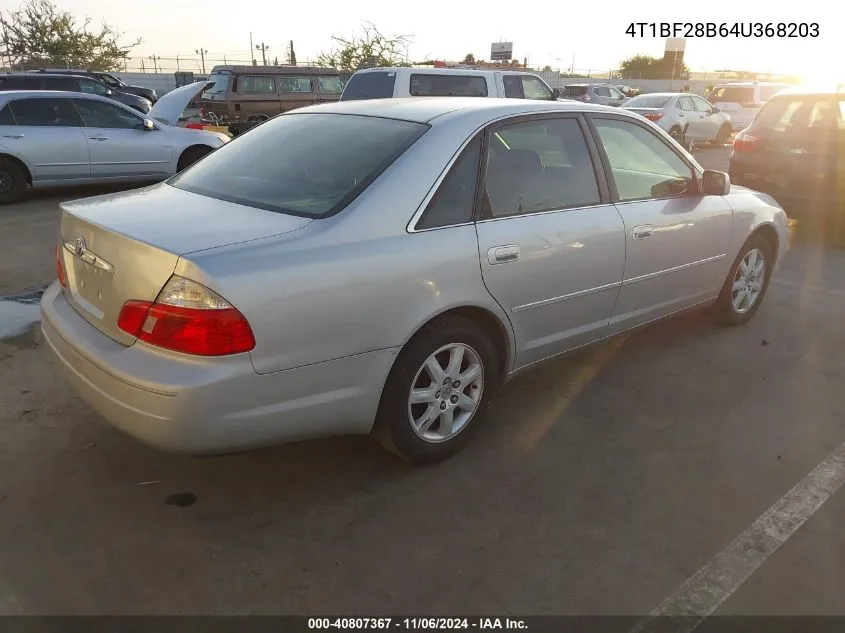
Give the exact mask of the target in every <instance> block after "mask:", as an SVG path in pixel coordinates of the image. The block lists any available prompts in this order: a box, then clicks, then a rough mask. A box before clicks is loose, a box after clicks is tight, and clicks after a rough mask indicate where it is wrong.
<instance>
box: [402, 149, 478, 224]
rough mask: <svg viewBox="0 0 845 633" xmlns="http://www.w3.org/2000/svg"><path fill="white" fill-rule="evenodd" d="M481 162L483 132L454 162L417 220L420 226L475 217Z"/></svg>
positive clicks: (456, 221)
mask: <svg viewBox="0 0 845 633" xmlns="http://www.w3.org/2000/svg"><path fill="white" fill-rule="evenodd" d="M480 162H481V136H480V135H479V136H476V137H475V138H474V139H473V140H472V141H470V143H469V145H467V146H466V147H465V148H464V151H463V152H462V153H461V155H460V157H459V158H458V160H457V161H455V164H454V165H452V170H451V171H450V172H449V174H448V175H447V176H446V178H445V179H444V180H443V182H442V183H440V188H439V189H438V190H437V193H436V194H434V198H432V199H431V202H430V203H429V205H428V208H426V210H425V213H423V216H422V217H421V218H420V221H419V222H418V223H417V226H416V228H417V229H433V228H437V227H440V226H452V225H455V224H463V223H465V222H469V221H470V220H472V208H473V205H474V203H475V189H476V184H477V181H478V165H479V163H480Z"/></svg>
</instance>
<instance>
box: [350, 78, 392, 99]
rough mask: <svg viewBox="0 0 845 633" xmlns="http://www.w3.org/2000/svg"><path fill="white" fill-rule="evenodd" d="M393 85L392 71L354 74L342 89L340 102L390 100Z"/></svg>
mask: <svg viewBox="0 0 845 633" xmlns="http://www.w3.org/2000/svg"><path fill="white" fill-rule="evenodd" d="M395 85H396V73H395V72H393V71H384V72H371V73H355V74H354V75H352V77H351V78H350V79H349V83H347V84H346V88H344V89H343V94H342V95H341V96H340V100H341V101H357V100H359V99H390V98H391V97H393V87H394V86H395Z"/></svg>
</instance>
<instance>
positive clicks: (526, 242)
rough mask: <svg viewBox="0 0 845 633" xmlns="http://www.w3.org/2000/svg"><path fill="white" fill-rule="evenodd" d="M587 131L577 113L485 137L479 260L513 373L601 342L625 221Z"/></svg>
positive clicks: (526, 120) (510, 126)
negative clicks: (505, 323)
mask: <svg viewBox="0 0 845 633" xmlns="http://www.w3.org/2000/svg"><path fill="white" fill-rule="evenodd" d="M585 131H586V128H585V123H584V121H583V119H582V118H581V116H579V115H576V114H572V115H553V116H551V115H535V116H529V117H521V118H519V119H517V120H513V119H511V120H510V121H508V122H504V123H502V124H499V125H497V126H495V127H493V128H491V129H490V130H489V131H488V136H487V139H488V143H487V156H486V174H485V179H484V180H485V184H484V195H483V198H482V205H481V219H480V220H479V222H478V223H477V225H476V228H477V232H478V245H479V257H480V259H481V272H482V276H483V279H484V283H485V285H486V287H487V289H488V290H489V291H490V294H491V295H492V296H493V297H494V298H495V299H496V301H497V302H498V303H499V305H501V306H502V308H503V309H504V311H505V312H506V313H507V314H508V316H509V317H510V320H511V323H512V324H513V328H514V333H515V338H516V367H522V366H525V365H528V364H531V363H534V362H537V361H539V360H542V359H544V358H548V357H550V356H554V355H555V354H559V353H561V352H564V351H566V350H569V349H573V348H576V347H580V346H582V345H585V344H587V343H591V342H593V341H596V340H598V339H600V338H602V337H603V336H605V334H606V333H607V328H608V322H609V319H610V315H611V312H612V311H613V305H614V303H615V301H616V297H617V295H618V293H619V286H620V283H621V281H622V273H623V268H624V263H625V233H624V225H623V223H622V219H621V217H620V215H619V213H618V212H617V211H616V209H615V207H614V206H613V205H612V204H609V198H608V193H607V188H606V183H605V182H604V179H603V174H599V176H597V170H596V165H597V164H598V163H597V158H596V156H597V155H596V153H595V151H594V147H593V146H592V145H591V144H592V141H591V140H589V141H588V137H587V135H586V134H585ZM591 147H593V149H592V150H591V149H590V148H591ZM599 172H600V169H599Z"/></svg>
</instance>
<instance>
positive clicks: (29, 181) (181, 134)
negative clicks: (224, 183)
mask: <svg viewBox="0 0 845 633" xmlns="http://www.w3.org/2000/svg"><path fill="white" fill-rule="evenodd" d="M206 83H207V82H204V81H200V82H196V83H194V84H190V85H187V86H182V87H181V88H177V89H176V90H173V91H171V92H169V93H167V94H166V95H164V96H163V97H161V99H159V100H158V102H157V103H156V105H155V106H153V109H152V110H150V112H149V114H148V115H147V116H146V117H145V116H142V115H140V114H138V113H137V112H135V111H134V110H132V109H130V108H128V107H126V106H122V105H121V104H119V103H116V102H114V101H111V100H110V99H106V98H103V97H98V96H95V95H91V94H82V93H73V92H51V91H41V90H38V91H36V90H33V91H14V92H0V204H10V203H12V202H16V201H18V200H20V199H21V198H22V197H23V195H24V194H25V192H26V189H27V187H33V188H35V187H51V186H57V185H75V184H88V183H95V182H122V181H135V180H150V181H154V180H163V179H164V178H167V177H168V176H172V175H173V174H175V173H176V172H178V171H181V170H182V169H185V168H186V167H187V166H188V165H191V164H193V163H194V162H196V161H197V160H199V159H200V158H202V157H203V156H205V155H206V154H208V153H209V152H211V151H212V150H214V149H216V148H218V147H220V146H221V145H223V144H224V143H225V142H227V141H228V140H229V137H228V136H226V135H225V134H219V133H217V132H210V131H203V130H192V129H186V128H182V127H178V126H177V122H178V120H179V115H180V114H181V113H182V111H183V110H184V109H185V106H186V105H187V103H188V101H190V99H191V98H192V97H193V95H194V94H196V93H197V92H199V91H200V90H201V89H202V88H203V87H204V86H205V85H206Z"/></svg>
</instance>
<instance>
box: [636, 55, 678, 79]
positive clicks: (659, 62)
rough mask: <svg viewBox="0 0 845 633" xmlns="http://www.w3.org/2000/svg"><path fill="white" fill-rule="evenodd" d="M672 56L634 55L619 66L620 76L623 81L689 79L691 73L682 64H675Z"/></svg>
mask: <svg viewBox="0 0 845 633" xmlns="http://www.w3.org/2000/svg"><path fill="white" fill-rule="evenodd" d="M672 61H673V60H672V57H671V55H670V56H669V57H668V58H667V57H652V56H651V55H634V56H633V57H629V58H628V59H623V60H622V62H621V63H620V64H619V74H620V75H621V77H622V79H673V78H674V79H689V77H690V71H689V68H687V65H686V64H684V63H683V62H681V63H680V64H674V71H675V72H674V74H675V76H674V77H672V70H673V63H672Z"/></svg>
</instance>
